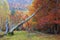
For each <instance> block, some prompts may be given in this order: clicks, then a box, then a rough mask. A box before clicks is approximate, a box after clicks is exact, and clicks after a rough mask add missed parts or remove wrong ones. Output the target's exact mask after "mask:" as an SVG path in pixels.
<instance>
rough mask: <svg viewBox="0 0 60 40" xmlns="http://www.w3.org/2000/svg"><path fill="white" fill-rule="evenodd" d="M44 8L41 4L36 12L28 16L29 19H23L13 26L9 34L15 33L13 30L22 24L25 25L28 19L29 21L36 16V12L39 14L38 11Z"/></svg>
mask: <svg viewBox="0 0 60 40" xmlns="http://www.w3.org/2000/svg"><path fill="white" fill-rule="evenodd" d="M41 9H42V6H40V7H39V8H38V9H37V10H36V12H34V13H33V14H32V15H31V16H30V17H28V18H27V19H25V20H24V21H22V22H21V23H18V24H17V25H16V26H15V27H13V28H12V29H11V30H9V32H8V33H9V34H12V33H13V31H14V30H15V29H16V28H17V27H19V26H21V25H23V24H24V23H25V22H27V21H29V20H30V19H31V18H32V17H33V16H35V15H36V14H37V12H39V11H40V10H41Z"/></svg>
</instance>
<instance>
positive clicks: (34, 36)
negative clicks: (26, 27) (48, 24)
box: [0, 31, 60, 40]
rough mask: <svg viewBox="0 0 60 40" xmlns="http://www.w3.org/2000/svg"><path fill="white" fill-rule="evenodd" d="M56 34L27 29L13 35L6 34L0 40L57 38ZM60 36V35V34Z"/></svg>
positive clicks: (49, 39)
mask: <svg viewBox="0 0 60 40" xmlns="http://www.w3.org/2000/svg"><path fill="white" fill-rule="evenodd" d="M56 37H57V36H56V35H54V36H53V35H42V34H36V33H28V32H26V31H15V32H14V35H13V36H9V35H7V36H4V37H2V38H0V40H57V39H58V38H56ZM59 37H60V36H59Z"/></svg>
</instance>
